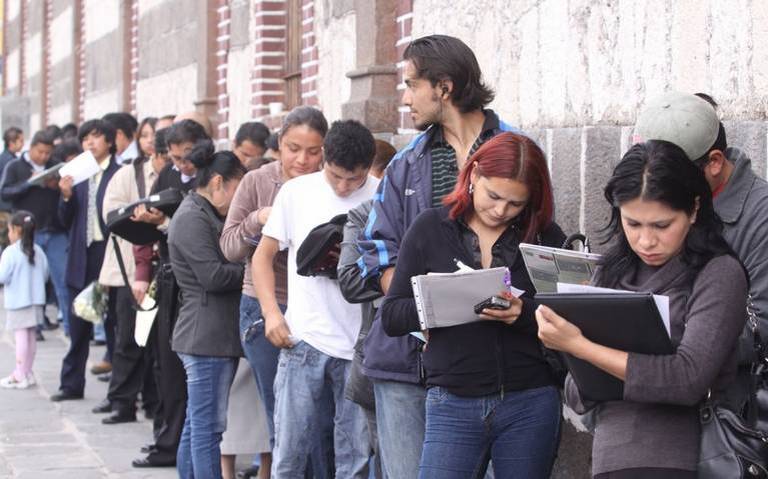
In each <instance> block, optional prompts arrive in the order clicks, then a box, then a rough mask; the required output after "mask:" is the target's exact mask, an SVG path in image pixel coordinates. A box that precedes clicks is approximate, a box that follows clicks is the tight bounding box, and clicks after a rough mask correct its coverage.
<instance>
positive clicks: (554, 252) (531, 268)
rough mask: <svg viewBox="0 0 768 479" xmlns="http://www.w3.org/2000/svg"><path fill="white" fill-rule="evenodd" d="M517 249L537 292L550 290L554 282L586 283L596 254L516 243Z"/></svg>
mask: <svg viewBox="0 0 768 479" xmlns="http://www.w3.org/2000/svg"><path fill="white" fill-rule="evenodd" d="M520 252H521V253H522V255H523V260H524V261H525V267H526V268H527V269H528V275H529V276H530V277H531V281H532V282H533V286H534V287H535V288H536V291H537V292H538V293H554V292H555V291H557V283H558V282H560V283H573V284H588V283H589V281H590V280H591V279H592V274H593V273H594V272H595V268H597V262H598V260H599V259H600V255H599V254H594V253H584V252H581V251H571V250H567V249H560V248H550V247H547V246H539V245H534V244H528V243H521V244H520Z"/></svg>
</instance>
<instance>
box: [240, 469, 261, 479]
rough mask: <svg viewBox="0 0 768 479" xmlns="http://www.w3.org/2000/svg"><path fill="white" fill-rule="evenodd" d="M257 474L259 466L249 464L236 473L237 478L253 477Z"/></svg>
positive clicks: (249, 478)
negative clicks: (249, 465)
mask: <svg viewBox="0 0 768 479" xmlns="http://www.w3.org/2000/svg"><path fill="white" fill-rule="evenodd" d="M258 476H259V466H251V467H249V468H248V469H243V470H242V471H239V472H238V473H237V479H255V478H256V477H258Z"/></svg>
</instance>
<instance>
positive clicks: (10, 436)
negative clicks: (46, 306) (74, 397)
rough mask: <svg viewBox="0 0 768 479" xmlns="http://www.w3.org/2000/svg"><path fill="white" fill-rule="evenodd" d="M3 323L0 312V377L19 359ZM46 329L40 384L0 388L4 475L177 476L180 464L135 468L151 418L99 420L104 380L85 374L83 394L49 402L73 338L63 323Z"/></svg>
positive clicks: (0, 472)
mask: <svg viewBox="0 0 768 479" xmlns="http://www.w3.org/2000/svg"><path fill="white" fill-rule="evenodd" d="M0 297H1V296H0ZM0 304H1V303H0ZM4 326H5V314H4V312H3V311H1V310H0V377H5V376H7V375H8V374H10V372H11V371H12V370H13V367H14V363H15V354H14V346H13V338H12V334H9V333H7V332H6V331H5V330H4ZM44 334H45V339H46V340H45V341H43V342H40V343H38V349H37V357H36V359H35V365H34V372H35V375H36V376H37V380H38V385H37V386H33V387H32V388H30V389H26V390H8V389H0V477H1V478H36V479H45V478H56V479H68V478H72V479H75V478H77V479H91V478H127V479H138V478H158V479H165V478H167V479H170V478H176V477H178V476H177V475H176V469H175V468H157V469H135V468H133V467H131V460H133V459H135V458H138V457H140V456H141V454H140V453H139V448H141V446H142V445H144V444H147V443H148V442H151V440H152V423H151V421H147V420H146V419H144V417H143V415H141V414H140V415H139V421H138V422H136V423H129V424H118V425H111V426H105V425H103V424H101V419H102V418H103V417H105V415H103V414H93V413H92V412H91V408H93V407H94V406H95V405H96V404H97V403H98V402H99V401H101V400H102V399H103V398H104V397H105V396H106V392H107V384H106V383H103V382H100V381H97V380H96V377H95V376H93V375H92V374H90V372H86V375H87V377H86V389H85V399H83V400H79V401H65V402H61V403H54V402H51V401H50V400H49V399H48V398H49V396H50V395H51V394H53V393H55V392H56V390H57V389H58V385H59V370H60V367H61V359H62V358H63V357H64V354H65V353H66V351H67V347H68V341H67V339H66V338H65V337H64V334H63V332H62V331H61V328H60V329H58V330H56V331H51V332H45V333H44ZM103 354H104V347H103V346H101V347H92V348H91V353H90V358H89V359H90V361H89V366H88V367H89V368H90V364H91V363H95V362H97V361H98V360H99V359H100V358H101V357H102V355H103Z"/></svg>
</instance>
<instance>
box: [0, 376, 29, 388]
mask: <svg viewBox="0 0 768 479" xmlns="http://www.w3.org/2000/svg"><path fill="white" fill-rule="evenodd" d="M0 387H2V388H5V389H27V388H28V387H29V381H28V380H27V378H24V379H22V380H21V381H19V380H18V379H16V377H15V376H14V375H13V374H11V375H10V376H8V377H5V378H3V379H0Z"/></svg>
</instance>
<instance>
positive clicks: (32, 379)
mask: <svg viewBox="0 0 768 479" xmlns="http://www.w3.org/2000/svg"><path fill="white" fill-rule="evenodd" d="M27 384H29V385H30V386H34V385H35V384H37V378H35V374H34V373H33V372H32V371H30V372H29V374H27Z"/></svg>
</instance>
